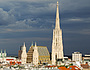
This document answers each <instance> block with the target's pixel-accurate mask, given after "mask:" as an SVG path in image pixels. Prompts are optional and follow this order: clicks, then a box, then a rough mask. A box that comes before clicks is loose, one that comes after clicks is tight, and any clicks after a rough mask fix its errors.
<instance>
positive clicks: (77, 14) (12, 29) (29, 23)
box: [0, 0, 90, 55]
mask: <svg viewBox="0 0 90 70" xmlns="http://www.w3.org/2000/svg"><path fill="white" fill-rule="evenodd" d="M56 2H57V1H55V0H49V1H48V0H45V1H41V0H38V1H37V0H30V1H29V0H25V1H24V0H19V1H18V0H13V1H12V0H6V1H3V0H0V49H6V50H7V53H8V54H11V53H12V54H18V50H19V49H20V46H21V45H23V42H25V43H26V47H27V51H28V50H29V47H30V46H31V43H32V41H33V42H37V45H39V46H40V45H41V46H47V47H48V50H49V51H50V52H51V49H52V32H53V29H54V28H55V18H56V14H55V13H56ZM89 3H90V1H89V0H82V1H78V0H77V1H74V0H72V1H71V0H68V1H63V0H60V1H59V13H60V19H61V28H62V30H63V43H64V53H65V54H70V55H71V53H72V52H74V51H79V52H81V53H83V54H85V53H90V48H89V46H90V44H89V41H90V10H89V7H90V5H89Z"/></svg>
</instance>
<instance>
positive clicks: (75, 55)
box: [72, 52, 82, 62]
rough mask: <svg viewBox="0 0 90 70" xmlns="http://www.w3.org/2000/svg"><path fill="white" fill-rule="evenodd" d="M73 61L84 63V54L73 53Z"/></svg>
mask: <svg viewBox="0 0 90 70" xmlns="http://www.w3.org/2000/svg"><path fill="white" fill-rule="evenodd" d="M72 61H79V62H81V61H82V54H81V53H80V52H74V53H72Z"/></svg>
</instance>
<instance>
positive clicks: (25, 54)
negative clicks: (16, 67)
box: [21, 43, 27, 64]
mask: <svg viewBox="0 0 90 70" xmlns="http://www.w3.org/2000/svg"><path fill="white" fill-rule="evenodd" d="M26 59H27V52H26V47H25V43H24V45H23V47H22V54H21V62H22V64H25V63H26Z"/></svg>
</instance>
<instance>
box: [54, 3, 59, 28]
mask: <svg viewBox="0 0 90 70" xmlns="http://www.w3.org/2000/svg"><path fill="white" fill-rule="evenodd" d="M59 23H60V21H59V8H58V1H57V12H56V24H55V29H60V25H59Z"/></svg>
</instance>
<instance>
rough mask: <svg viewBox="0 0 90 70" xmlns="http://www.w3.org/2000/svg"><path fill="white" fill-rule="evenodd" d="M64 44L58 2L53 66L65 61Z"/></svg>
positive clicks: (54, 32)
mask: <svg viewBox="0 0 90 70" xmlns="http://www.w3.org/2000/svg"><path fill="white" fill-rule="evenodd" d="M63 55H64V54H63V42H62V29H61V28H60V20H59V8H58V1H57V11H56V23H55V29H53V41H52V64H53V65H56V64H57V61H58V60H61V61H62V60H63Z"/></svg>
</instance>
